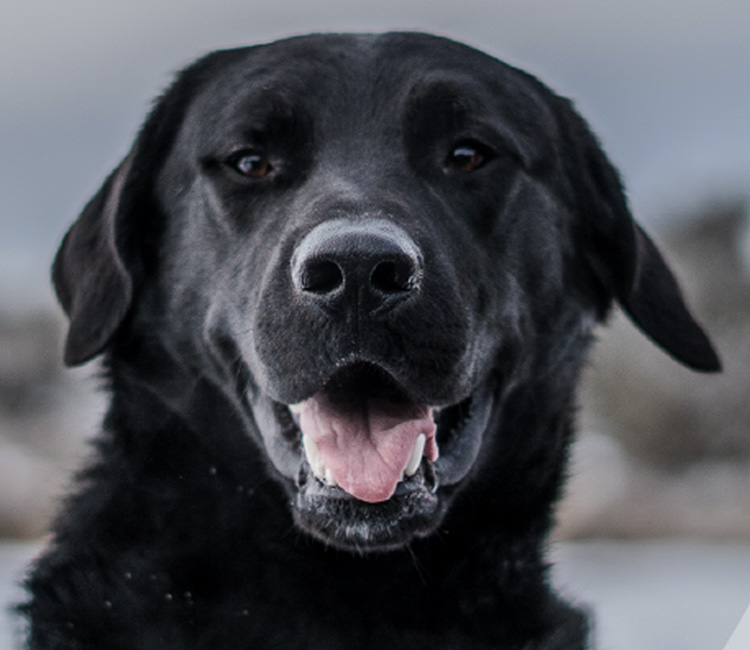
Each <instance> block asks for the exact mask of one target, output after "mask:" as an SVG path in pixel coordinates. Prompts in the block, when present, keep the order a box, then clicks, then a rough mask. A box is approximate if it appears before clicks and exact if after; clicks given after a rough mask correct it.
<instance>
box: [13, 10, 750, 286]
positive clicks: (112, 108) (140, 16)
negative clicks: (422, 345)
mask: <svg viewBox="0 0 750 650" xmlns="http://www.w3.org/2000/svg"><path fill="white" fill-rule="evenodd" d="M401 28H415V29H420V30H425V31H435V32H438V33H442V34H445V35H449V36H453V37H455V38H458V39H459V40H464V41H467V42H469V43H471V44H473V45H476V46H479V47H481V48H483V49H486V50H488V51H490V52H491V53H493V54H495V55H497V56H499V57H500V58H503V59H506V60H508V61H509V62H511V63H515V64H517V65H521V66H522V67H525V68H527V69H529V70H530V71H531V72H533V73H535V74H537V75H538V76H540V77H541V78H542V79H543V80H544V81H546V82H547V83H548V84H550V85H551V86H552V87H553V88H555V89H556V90H557V91H558V92H561V93H562V94H564V95H567V96H570V97H572V98H573V99H574V100H576V102H577V104H578V105H579V108H580V109H581V110H582V112H583V113H584V114H585V115H586V116H587V117H588V118H589V119H590V121H591V122H592V124H593V126H594V128H595V130H596V131H597V132H598V133H599V134H600V136H601V137H602V139H603V141H604V144H605V146H606V148H607V149H608V151H609V153H610V155H611V157H612V158H613V159H614V161H615V162H616V163H617V164H618V165H619V166H620V168H621V169H622V171H623V172H624V175H625V179H626V182H627V184H628V186H629V188H630V195H631V199H632V201H633V203H634V205H635V207H636V209H637V210H638V211H639V212H640V213H641V214H640V215H639V217H640V218H641V219H642V220H643V221H645V222H647V223H648V222H652V223H653V221H654V217H655V215H657V214H658V213H659V212H660V211H661V210H663V209H664V208H665V207H674V206H683V205H686V204H689V202H691V201H696V200H705V199H706V198H708V197H710V196H713V195H716V194H722V193H730V194H734V195H736V194H737V193H739V192H741V191H743V190H744V189H746V188H750V182H749V181H750V2H748V1H747V0H711V1H710V2H709V1H708V0H703V1H701V2H697V1H693V0H619V1H609V2H606V1H603V0H564V1H563V0H547V1H541V0H508V1H502V0H501V1H498V0H495V1H491V0H462V1H458V0H432V1H430V0H400V1H399V0H379V2H377V3H373V2H367V3H365V2H359V1H356V0H320V1H319V2H311V1H307V2H303V1H300V0H274V1H273V2H270V1H269V2H258V1H257V0H252V1H251V0H245V1H236V0H212V1H211V2H207V1H206V0H203V1H201V2H198V1H197V0H3V1H2V5H0V88H2V93H0V179H2V180H0V277H2V278H3V279H2V280H0V300H2V301H6V300H12V299H13V300H15V299H16V298H17V297H18V296H19V295H21V296H27V295H28V292H29V291H32V292H37V291H38V290H39V287H41V286H45V285H46V282H47V280H46V264H47V258H49V256H51V254H52V252H53V249H54V246H55V244H56V242H57V240H58V238H59V237H60V235H61V234H62V232H63V231H64V229H65V227H66V226H67V225H68V224H69V223H70V222H71V221H72V219H73V218H74V217H75V215H76V213H77V211H78V210H79V209H80V207H81V205H82V204H83V203H84V202H85V200H86V199H87V198H88V196H89V195H90V194H91V193H92V192H93V191H94V190H95V189H96V187H97V186H98V184H99V183H100V182H101V180H102V179H103V177H104V176H105V175H106V173H107V171H108V170H109V169H110V168H111V167H112V166H114V165H115V163H116V162H117V161H118V159H119V158H120V157H121V156H122V155H123V154H124V153H125V151H126V149H127V148H128V145H129V142H130V139H131V138H132V136H133V134H134V132H135V130H136V129H137V127H138V125H139V123H140V121H141V119H142V118H143V115H144V114H145V112H146V110H147V109H148V107H149V104H150V101H151V99H152V97H153V96H154V95H155V94H157V93H158V92H159V91H160V89H161V88H163V87H164V86H165V85H166V84H167V83H168V81H169V79H170V76H171V74H172V73H173V72H174V71H176V70H177V69H179V68H180V67H181V66H183V65H184V64H186V63H188V62H189V61H190V60H192V59H193V58H194V57H196V56H197V55H199V54H201V53H203V52H206V51H208V50H211V49H215V48H219V47H227V46H231V45H238V44H244V43H252V42H259V41H266V40H271V39H274V38H277V37H281V36H285V35H289V34H295V33H303V32H308V31H336V30H338V31H344V30H352V31H380V30H384V29H401ZM749 193H750V192H749Z"/></svg>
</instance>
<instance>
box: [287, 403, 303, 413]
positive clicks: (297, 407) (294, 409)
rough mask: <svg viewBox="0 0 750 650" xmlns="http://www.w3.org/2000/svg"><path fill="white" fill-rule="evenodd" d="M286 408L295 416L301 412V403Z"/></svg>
mask: <svg viewBox="0 0 750 650" xmlns="http://www.w3.org/2000/svg"><path fill="white" fill-rule="evenodd" d="M287 408H288V409H289V410H290V411H291V412H292V413H294V414H295V415H299V414H300V413H301V412H302V402H299V403H298V404H290V405H289V406H287Z"/></svg>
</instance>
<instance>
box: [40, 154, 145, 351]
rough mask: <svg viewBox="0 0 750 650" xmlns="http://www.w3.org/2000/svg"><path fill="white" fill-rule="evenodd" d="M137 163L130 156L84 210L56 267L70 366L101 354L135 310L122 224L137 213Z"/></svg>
mask: <svg viewBox="0 0 750 650" xmlns="http://www.w3.org/2000/svg"><path fill="white" fill-rule="evenodd" d="M133 158H134V153H132V152H131V154H130V155H129V156H128V157H127V158H125V160H124V161H123V162H122V163H121V164H120V166H119V167H117V169H116V170H115V171H114V172H113V173H112V174H111V175H110V177H109V178H108V179H107V180H106V181H105V183H104V185H103V186H102V187H101V189H100V190H99V191H98V192H97V193H96V194H95V195H94V197H93V198H92V199H91V200H90V201H89V203H88V204H87V205H86V207H85V208H84V209H83V212H81V214H80V216H79V217H78V220H77V221H76V222H75V223H74V224H73V226H72V227H71V228H70V230H69V231H68V233H67V234H66V235H65V238H64V239H63V243H62V245H61V246H60V249H59V251H58V252H57V256H56V257H55V261H54V263H53V266H52V281H53V284H54V287H55V291H56V292H57V297H58V299H59V300H60V304H61V305H62V307H63V309H64V310H65V313H66V314H67V315H68V317H69V319H70V327H69V329H68V337H67V340H66V342H65V363H66V364H67V365H79V364H82V363H85V362H86V361H88V360H90V359H91V358H92V357H94V356H96V355H97V354H99V353H100V352H101V351H102V350H103V349H104V347H105V346H106V345H107V343H108V342H109V340H110V339H111V337H112V335H113V334H114V333H115V331H116V330H117V328H118V327H119V325H120V323H121V322H122V321H123V319H124V318H125V316H126V314H127V313H128V310H129V309H130V305H131V302H132V299H133V273H132V270H131V269H130V268H129V264H128V262H127V261H126V255H125V254H124V251H123V241H122V234H121V232H119V230H120V228H119V224H120V222H121V221H122V220H123V219H124V218H125V217H126V215H127V213H128V212H129V211H130V210H131V209H132V205H131V204H132V189H131V188H130V181H131V169H132V165H133Z"/></svg>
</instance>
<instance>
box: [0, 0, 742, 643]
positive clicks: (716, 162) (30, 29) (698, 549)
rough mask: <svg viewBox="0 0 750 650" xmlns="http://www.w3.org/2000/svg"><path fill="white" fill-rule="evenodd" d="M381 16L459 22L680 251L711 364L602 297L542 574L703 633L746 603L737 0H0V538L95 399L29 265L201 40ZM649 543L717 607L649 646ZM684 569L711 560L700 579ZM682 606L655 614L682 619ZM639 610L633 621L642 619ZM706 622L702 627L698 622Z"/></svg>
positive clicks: (58, 482)
mask: <svg viewBox="0 0 750 650" xmlns="http://www.w3.org/2000/svg"><path fill="white" fill-rule="evenodd" d="M386 29H418V30H424V31H432V32H437V33H440V34H444V35H448V36H452V37H454V38H457V39H459V40H463V41H466V42H468V43H469V44H472V45H475V46H477V47H479V48H481V49H484V50H487V51H489V52H490V53H492V54H494V55H496V56H498V57H499V58H502V59H505V60H506V61H508V62H510V63H512V64H515V65H518V66H521V67H523V68H525V69H527V70H529V71H531V72H532V73H534V74H536V75H537V76H539V77H541V78H542V79H543V80H544V81H545V82H547V83H548V84H549V85H550V86H552V88H554V89H555V90H557V91H558V92H560V93H561V94H564V95H567V96H569V97H571V98H572V99H573V100H574V101H575V102H576V104H577V105H578V107H579V109H580V110H581V112H582V113H583V114H584V115H585V116H586V117H587V118H588V119H589V121H590V122H591V124H592V126H593V128H594V130H595V131H596V132H597V133H598V134H599V135H600V137H601V139H602V142H603V144H604V147H605V149H606V150H607V151H608V153H609V154H610V156H611V158H612V159H613V161H614V162H615V163H616V164H617V165H618V167H619V168H620V169H621V171H622V173H623V176H624V178H625V182H626V184H627V186H628V188H629V195H630V199H631V203H632V206H633V209H634V212H635V214H636V216H637V218H638V219H639V221H640V222H641V223H643V224H644V225H645V226H646V227H647V229H649V230H650V231H651V232H652V233H653V234H654V236H655V238H656V240H657V241H658V242H659V243H660V244H661V245H662V247H663V248H664V250H665V251H666V253H667V256H668V258H669V259H670V261H671V263H672V264H673V266H674V267H675V268H676V269H677V271H678V275H679V276H680V279H681V281H682V284H683V288H684V290H685V293H686V294H687V296H688V298H689V301H690V303H691V305H692V306H693V308H694V311H695V313H696V314H697V316H698V318H699V320H700V321H701V322H703V323H704V324H705V325H706V327H707V329H708V330H709V332H710V333H711V335H712V336H713V338H714V340H715V341H716V343H717V346H718V348H719V351H720V353H721V355H722V357H723V361H724V364H725V372H724V373H723V374H722V375H720V376H701V375H697V374H694V373H691V372H690V371H688V370H685V369H683V368H681V367H680V366H678V365H677V364H676V363H674V362H673V361H671V360H670V359H669V358H667V357H666V356H665V355H664V354H662V353H661V352H660V351H658V350H657V349H656V348H654V347H653V346H651V345H650V344H649V343H648V342H647V341H646V340H645V339H644V338H643V337H642V336H641V335H640V334H639V333H638V332H637V331H636V330H635V329H634V328H633V327H632V326H631V325H630V324H629V323H628V322H627V321H626V320H625V318H624V317H622V316H621V315H620V314H617V315H615V316H614V317H613V319H612V322H611V324H610V326H609V327H608V328H606V329H603V330H602V331H601V333H600V334H601V335H600V343H599V345H598V347H597V350H596V354H595V355H594V359H593V363H592V365H591V368H590V369H589V372H588V374H587V378H586V385H585V389H584V391H583V394H582V398H581V401H582V411H581V416H580V425H581V426H580V430H581V435H580V439H579V442H578V444H577V445H576V447H575V451H574V454H573V462H572V467H571V481H570V484H569V489H568V495H567V497H566V499H565V501H564V502H563V504H562V507H561V510H560V524H559V527H558V532H557V538H558V539H560V540H563V542H564V543H563V544H561V545H560V547H559V548H560V549H562V550H561V551H559V553H560V559H561V564H562V569H561V576H562V577H561V578H560V579H561V580H563V581H565V582H566V583H567V582H570V583H576V581H577V580H578V582H579V585H578V587H579V591H580V590H581V589H582V590H583V592H584V593H583V594H582V595H583V596H584V597H585V596H588V597H589V600H590V601H594V602H593V603H592V604H593V605H594V606H595V607H597V601H598V602H599V603H600V604H601V605H602V607H603V608H604V609H605V610H606V611H609V612H610V614H606V615H605V616H604V618H603V620H602V626H601V632H600V633H601V634H602V635H603V636H604V639H605V643H606V647H608V648H611V649H613V650H617V649H618V648H631V649H633V648H640V647H644V648H645V647H652V648H653V647H659V648H660V649H661V650H668V649H669V648H671V647H674V648H680V650H687V649H688V648H693V647H694V648H696V649H697V648H701V649H702V648H711V647H716V648H720V647H722V646H723V641H725V640H726V638H728V635H729V633H730V632H731V626H732V625H733V623H734V622H736V621H737V620H738V619H739V615H740V614H741V613H742V609H743V608H744V605H742V603H743V599H744V602H745V603H747V602H750V38H749V37H748V35H749V34H750V3H748V2H747V1H746V0H712V1H711V2H705V1H704V2H699V1H695V0H657V1H654V0H620V1H609V2H606V1H601V0H600V1H597V0H567V1H566V2H555V1H553V0H547V1H543V0H525V1H522V0H508V1H502V0H500V1H498V0H463V1H462V2H450V1H448V0H429V1H428V0H379V2H377V3H360V2H356V1H353V0H319V1H318V2H303V1H302V0H276V1H275V2H268V3H261V2H257V1H252V0H246V1H244V2H238V1H236V0H212V2H211V3H206V2H199V1H198V0H128V1H127V2H125V1H115V0H113V1H111V2H101V1H99V0H66V1H65V2H60V1H59V0H3V2H2V5H0V88H1V89H2V92H0V539H7V540H16V541H18V540H39V539H40V538H41V537H43V536H44V534H45V531H46V530H47V526H48V523H49V520H50V516H51V515H52V513H53V512H54V509H55V507H56V503H57V499H58V498H59V497H60V495H61V494H63V493H64V491H65V489H66V486H67V485H69V476H70V473H71V471H72V470H73V469H74V468H76V467H78V466H79V465H80V463H81V461H82V459H84V458H85V456H86V454H87V448H86V440H87V439H89V438H90V436H91V435H92V433H93V432H95V431H96V428H97V425H98V422H99V419H100V417H101V412H102V398H101V396H100V395H99V394H98V393H97V380H96V377H95V370H96V369H95V368H84V369H78V370H75V371H68V370H64V369H63V368H62V364H61V342H62V338H63V336H64V323H63V320H62V317H61V314H60V311H59V309H58V308H57V306H56V303H55V300H54V298H53V296H52V293H51V291H50V289H49V286H48V285H49V282H48V269H49V264H50V261H51V259H52V256H53V254H54V250H55V248H56V245H57V243H58V242H59V240H60V238H61V237H62V235H63V233H64V231H65V230H66V228H67V227H68V226H69V225H70V223H71V222H72V221H73V219H74V218H75V216H76V215H77V213H78V211H79V210H80V208H81V207H82V206H83V204H84V202H85V201H86V200H87V199H88V197H89V196H90V195H91V194H92V193H93V192H94V191H95V190H96V189H97V187H98V186H99V184H100V183H101V181H102V180H103V179H104V177H105V175H106V174H107V173H108V171H109V170H110V169H111V168H112V167H114V166H115V164H116V163H117V162H118V161H119V159H120V158H121V157H122V156H123V155H124V154H125V153H126V151H127V149H128V147H129V145H130V142H131V140H132V138H133V136H134V134H135V132H136V130H137V128H138V126H139V124H140V121H141V120H142V118H143V116H144V115H145V113H146V112H147V110H148V109H149V106H150V103H151V100H152V98H153V97H154V96H155V95H157V94H158V93H159V92H160V91H161V90H162V89H163V88H164V87H165V86H166V85H167V84H168V83H169V80H170V78H171V76H172V75H173V73H174V72H176V71H177V70H178V69H179V68H181V67H182V66H183V65H185V64H187V63H189V62H190V61H191V60H192V59H193V58H195V57H196V56H198V55H200V54H202V53H204V52H207V51H209V50H212V49H216V48H223V47H229V46H235V45H240V44H246V43H253V42H260V41H267V40H273V39H275V38H278V37H282V36H287V35H291V34H297V33H304V32H309V31H381V30H386ZM576 540H577V541H576ZM591 540H596V541H591ZM601 540H609V541H608V542H606V543H602V542H601ZM625 540H638V544H634V543H632V542H631V541H625ZM592 544H593V546H592ZM675 545H676V546H675ZM686 545H687V546H686ZM2 548H5V549H6V551H5V553H6V554H5V555H3V554H2V552H0V571H2V570H3V566H4V565H3V564H2V563H3V558H4V557H5V558H9V559H7V562H8V563H10V564H7V566H11V565H12V566H13V567H15V566H16V565H15V564H13V562H18V561H20V560H19V559H18V558H25V557H27V554H28V553H29V552H31V551H30V550H28V549H33V548H35V547H34V546H33V544H32V546H30V547H29V546H26V545H24V544H22V545H21V546H15V545H10V546H9V545H7V544H6V545H5V546H4V547H3V546H0V549H2ZM639 549H640V550H639ZM644 549H645V551H644ZM675 549H678V550H675ZM644 552H645V553H646V556H644V555H643V553H644ZM638 553H641V555H638ZM649 553H650V555H649ZM14 558H15V559H14ZM660 558H661V559H660ZM718 558H724V560H721V561H720V560H719V559H718ZM726 558H731V560H727V559H726ZM668 560H669V561H671V562H672V563H673V564H672V565H670V566H673V567H674V570H673V571H672V573H669V572H667V573H665V574H664V577H663V579H662V578H659V579H660V580H662V582H661V583H660V584H661V587H662V588H671V589H672V593H675V594H676V593H678V592H679V593H680V594H681V597H682V598H683V600H682V601H680V602H683V604H684V598H685V593H687V592H686V589H687V590H689V589H690V588H689V586H686V585H694V589H693V592H692V593H693V594H694V599H693V601H691V602H693V606H695V607H708V604H707V603H708V602H709V601H710V602H712V603H714V605H712V606H713V607H714V610H711V611H713V614H712V615H711V617H710V618H711V620H712V621H713V627H711V625H710V624H709V623H710V622H707V621H706V620H705V617H703V619H704V620H701V619H700V617H698V618H697V619H696V622H695V623H694V628H695V629H693V631H692V632H690V634H688V637H689V638H690V640H691V641H690V643H693V645H690V643H688V642H686V641H685V639H684V638H682V637H680V636H679V635H675V633H674V629H673V627H674V626H673V625H672V624H671V623H665V622H664V620H663V617H662V622H661V627H660V624H659V623H657V622H654V626H655V627H654V628H653V630H654V632H653V634H652V636H650V637H648V642H649V643H651V645H650V646H647V645H643V646H641V645H638V643H639V642H643V643H646V641H644V638H645V637H643V638H642V636H641V637H639V639H636V638H635V637H633V634H634V632H633V630H632V628H633V626H632V625H626V624H625V623H627V622H629V619H628V616H627V615H625V616H624V613H623V607H626V601H627V594H628V593H632V594H633V598H632V599H631V601H627V602H629V603H630V606H631V609H630V610H628V611H629V612H630V615H632V616H635V617H637V616H638V615H639V614H638V611H639V610H638V609H637V606H636V609H632V606H633V603H635V602H636V601H637V602H640V603H641V604H643V603H646V602H649V601H644V600H643V594H644V593H651V594H652V597H653V598H657V596H656V595H655V594H659V595H658V599H659V602H660V603H661V605H660V606H661V607H662V608H663V607H664V606H665V605H664V603H665V602H666V601H668V600H669V598H668V597H665V596H664V595H663V593H662V592H660V591H658V590H657V591H654V590H653V589H652V590H651V591H650V592H649V591H644V590H643V584H644V582H643V581H641V582H640V583H639V582H638V579H637V578H634V577H633V576H638V575H640V576H642V577H643V580H644V581H647V582H649V584H651V585H652V586H653V580H654V579H655V576H657V575H661V574H659V573H658V570H657V567H659V568H661V569H664V567H665V566H666V565H667V564H669V562H668ZM680 561H682V564H679V562H680ZM628 562H631V564H630V565H628V564H627V563H628ZM675 562H676V564H675ZM717 562H718V564H717ZM613 563H615V564H617V566H620V567H621V568H622V567H623V566H625V567H628V566H629V567H630V568H631V569H632V571H635V572H636V573H632V572H630V573H629V570H628V569H627V568H625V569H624V570H623V576H624V575H626V574H627V575H629V576H630V577H631V578H632V580H631V582H628V581H627V580H625V579H620V580H619V582H618V585H619V587H620V588H619V590H618V589H612V586H613V585H612V583H611V579H612V576H613V574H612V570H613ZM623 563H625V564H624V565H623ZM701 566H703V567H705V566H710V567H713V569H712V571H713V573H710V572H708V573H700V574H696V573H695V572H696V571H697V570H699V569H700V567H701ZM638 567H640V573H638ZM8 570H10V569H8ZM14 570H15V569H14ZM706 571H709V570H708V569H706ZM2 575H10V574H8V573H6V574H2ZM14 575H15V574H14ZM576 576H577V577H578V578H576ZM586 576H588V577H586ZM670 576H671V577H670ZM691 576H693V577H694V578H695V580H692V581H691ZM0 578H2V576H0ZM621 578H622V576H621ZM581 580H583V582H581ZM670 580H671V582H670ZM706 581H708V582H706ZM708 584H710V585H713V587H707V585H708ZM628 585H631V586H630V587H628ZM639 585H640V586H639ZM665 585H666V587H665ZM670 585H671V587H670ZM574 586H575V584H574ZM628 588H630V589H631V591H630V592H629V591H628ZM711 589H713V590H714V592H715V593H714V592H711ZM722 590H723V591H722ZM571 591H574V592H575V589H573V588H571ZM729 592H731V596H730V595H729ZM576 593H578V592H576ZM618 594H619V595H618ZM613 598H614V600H613ZM618 598H619V599H620V600H618ZM717 598H718V599H719V600H718V601H717V600H716V599H717ZM722 598H723V599H722ZM607 599H609V600H607ZM717 602H719V603H725V604H726V603H729V602H731V603H732V606H731V607H730V606H729V605H727V607H722V606H721V605H719V606H717V605H716V603H717ZM607 608H609V609H607ZM727 608H729V609H727ZM651 609H652V608H650V607H647V606H644V607H642V612H641V615H642V616H648V615H653V613H652V612H651V614H649V613H647V610H648V611H649V612H650V611H651ZM675 611H677V610H675ZM679 611H683V610H679ZM706 611H708V610H704V614H705V613H706ZM683 613H684V614H685V615H684V616H683V615H680V616H677V614H675V616H676V619H675V620H677V618H679V619H680V620H682V621H683V623H684V621H685V619H690V618H691V615H690V614H689V613H685V612H683ZM618 616H619V619H618ZM717 616H718V619H717ZM722 616H724V618H722ZM608 617H609V618H608ZM616 620H620V622H621V623H623V625H622V626H621V628H618V627H617V623H616ZM717 621H718V622H717ZM630 622H632V621H630ZM613 625H614V627H613ZM721 626H724V627H721ZM727 626H728V627H727ZM635 627H636V628H638V627H639V626H638V625H636V626H635ZM646 628H647V626H645V625H643V624H640V630H641V635H643V633H644V632H643V630H645V629H646ZM711 629H715V630H717V632H716V635H717V636H714V637H711V638H710V642H711V643H713V645H710V644H709V639H707V638H705V636H704V637H701V636H700V634H701V633H703V634H704V635H705V634H706V630H711ZM719 629H721V630H723V632H720V631H718V630H719ZM626 630H629V631H626ZM696 630H697V631H696ZM700 630H703V632H701V631H700ZM628 634H630V636H629V637H628V636H627V635H628ZM696 634H697V635H698V636H697V637H696ZM722 634H724V639H723V641H722V640H721V638H722ZM623 635H625V636H623ZM654 635H656V636H654ZM659 635H661V636H659ZM691 635H692V636H691ZM636 636H637V635H636ZM625 639H627V645H623V643H625ZM657 639H658V643H656V642H655V640H657ZM719 641H721V643H719ZM670 643H672V644H675V645H670ZM2 647H3V646H2V642H1V641H0V648H2Z"/></svg>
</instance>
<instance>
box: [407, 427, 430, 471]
mask: <svg viewBox="0 0 750 650" xmlns="http://www.w3.org/2000/svg"><path fill="white" fill-rule="evenodd" d="M425 442H427V438H426V437H425V435H424V433H420V434H419V435H418V436H417V441H416V442H415V443H414V449H413V450H412V452H411V456H410V457H409V462H408V463H406V468H405V469H404V475H405V476H414V474H416V473H417V470H418V469H419V465H420V464H421V463H422V454H424V445H425Z"/></svg>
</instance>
